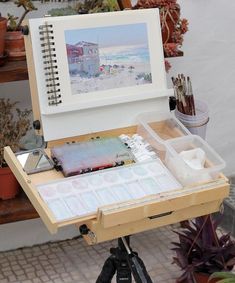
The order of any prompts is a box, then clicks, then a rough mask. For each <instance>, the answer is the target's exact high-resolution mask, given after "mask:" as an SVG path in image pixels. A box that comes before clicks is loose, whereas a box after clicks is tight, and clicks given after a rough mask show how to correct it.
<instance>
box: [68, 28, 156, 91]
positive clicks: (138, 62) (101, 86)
mask: <svg viewBox="0 0 235 283" xmlns="http://www.w3.org/2000/svg"><path fill="white" fill-rule="evenodd" d="M65 42H66V51H67V62H68V68H69V77H70V83H71V89H72V94H73V95H77V94H86V93H90V92H96V91H104V90H109V89H110V90H111V89H116V88H125V87H132V86H138V85H143V84H151V83H152V75H151V64H150V53H149V46H148V34H147V25H146V23H136V24H125V25H114V26H105V27H97V28H86V29H75V30H65Z"/></svg>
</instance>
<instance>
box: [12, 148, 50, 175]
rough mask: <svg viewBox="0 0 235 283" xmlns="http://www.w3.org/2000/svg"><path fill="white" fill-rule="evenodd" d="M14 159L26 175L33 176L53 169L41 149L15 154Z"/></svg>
mask: <svg viewBox="0 0 235 283" xmlns="http://www.w3.org/2000/svg"><path fill="white" fill-rule="evenodd" d="M16 157H17V159H18V160H19V162H20V164H21V166H22V167H23V169H24V171H25V172H26V173H27V174H34V173H38V172H42V171H47V170H51V169H53V168H54V164H53V162H52V161H51V160H50V159H49V157H48V156H47V155H46V153H45V151H44V150H43V149H33V150H29V151H24V152H18V153H16Z"/></svg>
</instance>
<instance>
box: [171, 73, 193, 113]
mask: <svg viewBox="0 0 235 283" xmlns="http://www.w3.org/2000/svg"><path fill="white" fill-rule="evenodd" d="M171 79H172V82H173V85H174V95H175V99H176V107H177V110H178V111H179V112H181V113H183V114H186V115H191V116H192V115H196V111H195V104H194V97H193V89H192V83H191V80H190V78H189V77H187V79H186V77H185V76H184V75H183V74H179V75H178V77H176V78H174V77H172V78H171Z"/></svg>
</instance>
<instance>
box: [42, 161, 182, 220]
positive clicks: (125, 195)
mask: <svg viewBox="0 0 235 283" xmlns="http://www.w3.org/2000/svg"><path fill="white" fill-rule="evenodd" d="M179 188H182V186H181V184H179V183H178V181H177V180H176V179H175V178H174V177H173V175H172V174H171V173H170V172H169V170H168V169H167V168H166V167H165V166H164V164H163V163H162V162H161V160H160V159H154V160H152V161H148V162H144V163H135V164H130V165H127V166H122V167H117V168H111V169H107V170H102V171H98V172H94V173H88V174H85V175H78V176H74V177H69V178H66V179H63V180H57V181H54V182H49V183H45V184H41V185H39V186H38V187H37V190H38V192H39V194H40V196H41V198H42V199H43V200H44V202H45V203H46V204H47V205H48V207H49V209H50V210H51V211H52V213H53V215H54V216H55V218H56V219H57V220H58V221H63V220H65V219H66V220H67V219H69V218H73V217H82V216H86V215H89V214H94V213H95V212H96V211H97V209H98V208H99V207H102V206H105V205H111V204H114V203H120V202H126V201H130V200H131V201H133V200H135V199H140V198H143V197H146V196H149V195H154V194H161V193H164V192H168V191H171V190H176V189H179Z"/></svg>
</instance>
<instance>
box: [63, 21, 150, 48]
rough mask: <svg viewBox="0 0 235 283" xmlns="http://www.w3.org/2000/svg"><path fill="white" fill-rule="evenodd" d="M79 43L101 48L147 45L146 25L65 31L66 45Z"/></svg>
mask: <svg viewBox="0 0 235 283" xmlns="http://www.w3.org/2000/svg"><path fill="white" fill-rule="evenodd" d="M79 41H86V42H92V43H98V44H99V47H101V48H102V47H109V46H120V45H142V44H147V42H148V36H147V26H146V23H138V24H128V25H117V26H107V27H99V28H89V29H76V30H67V31H65V42H66V43H67V44H76V43H77V42H79Z"/></svg>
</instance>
